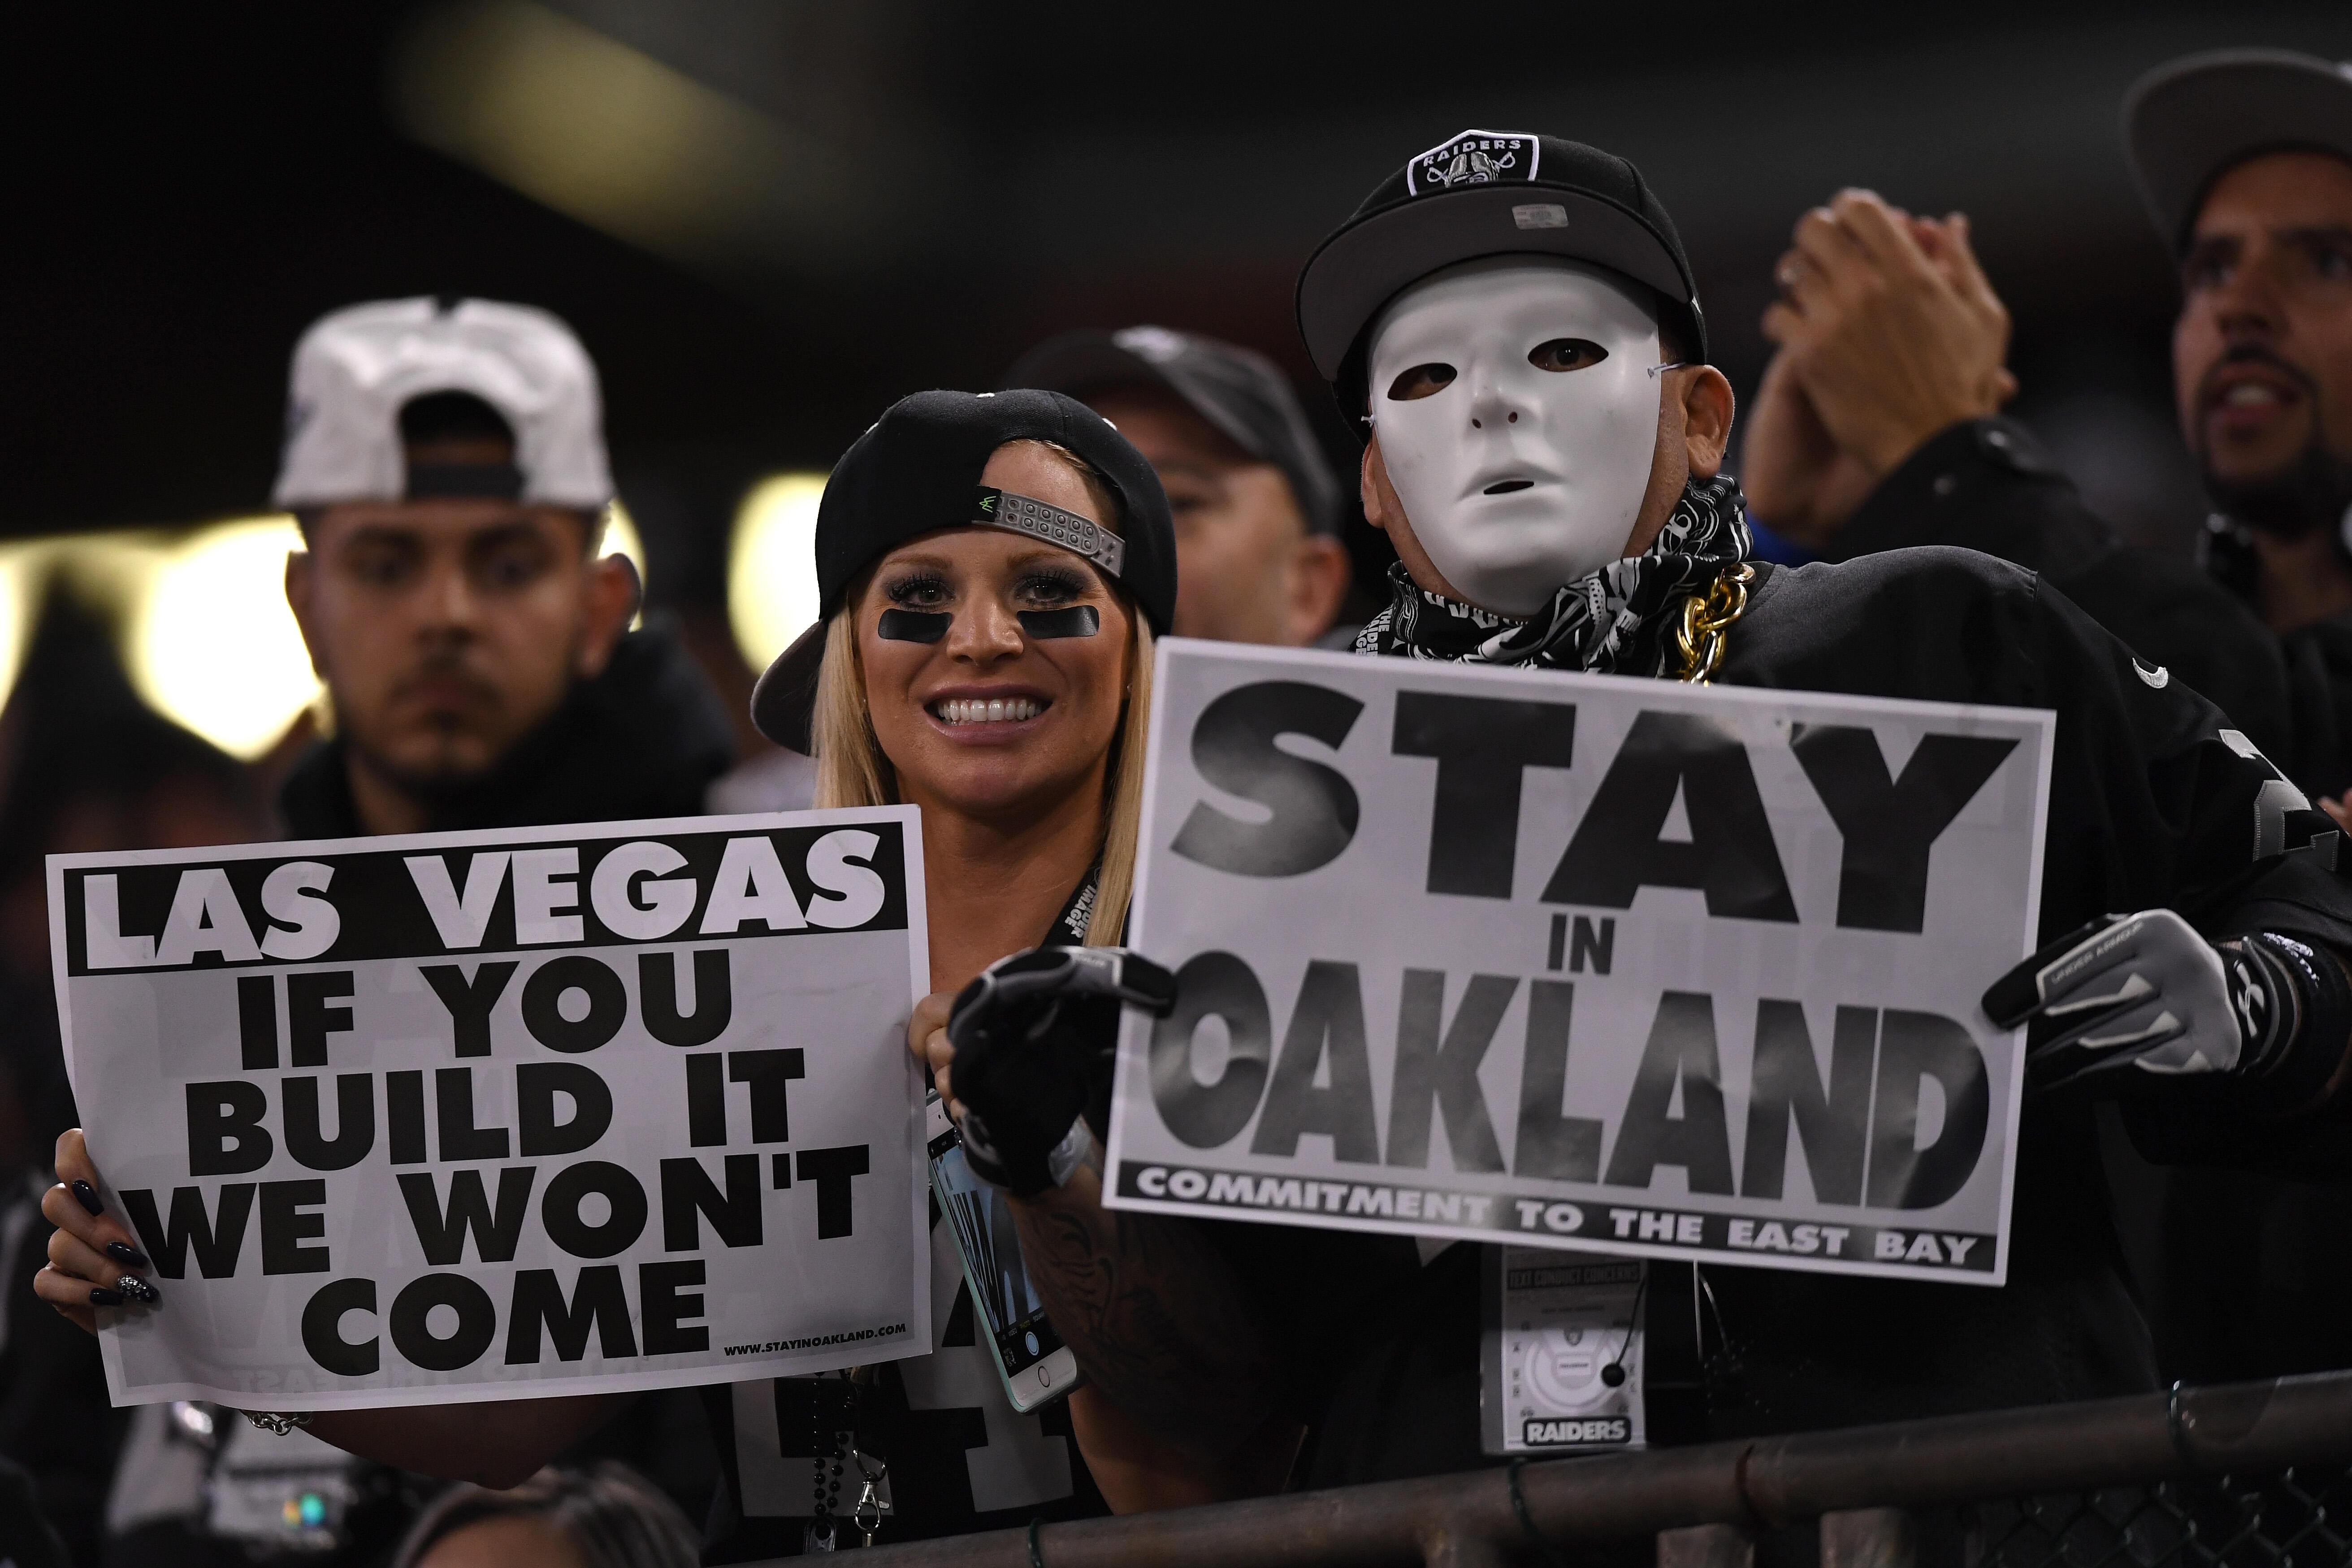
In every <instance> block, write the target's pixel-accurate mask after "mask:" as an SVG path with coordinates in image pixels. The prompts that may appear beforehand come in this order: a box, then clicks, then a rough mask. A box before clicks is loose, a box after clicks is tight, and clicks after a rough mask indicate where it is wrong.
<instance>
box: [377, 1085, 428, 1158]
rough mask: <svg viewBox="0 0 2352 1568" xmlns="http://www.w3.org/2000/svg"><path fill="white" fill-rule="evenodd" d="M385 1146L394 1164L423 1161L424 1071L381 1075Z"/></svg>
mask: <svg viewBox="0 0 2352 1568" xmlns="http://www.w3.org/2000/svg"><path fill="white" fill-rule="evenodd" d="M383 1122H384V1149H385V1152H387V1153H388V1154H389V1155H390V1157H391V1160H392V1163H394V1164H395V1165H421V1164H423V1163H425V1075H424V1074H423V1073H422V1072H419V1071H416V1070H414V1069H411V1070H408V1071H404V1072H388V1073H386V1074H384V1075H383Z"/></svg>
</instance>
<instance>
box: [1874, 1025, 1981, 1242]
mask: <svg viewBox="0 0 2352 1568" xmlns="http://www.w3.org/2000/svg"><path fill="white" fill-rule="evenodd" d="M1931 1078H1932V1079H1935V1080H1936V1083H1937V1087H1938V1088H1940V1089H1942V1090H1943V1091H1944V1127H1943V1131H1941V1132H1939V1133H1937V1135H1936V1142H1934V1143H1932V1144H1930V1145H1929V1146H1928V1147H1927V1148H1925V1149H1921V1148H1918V1147H1917V1146H1916V1140H1917V1137H1918V1131H1919V1087H1920V1085H1921V1083H1922V1082H1923V1081H1924V1080H1926V1079H1931ZM1991 1115H1992V1091H1991V1086H1990V1083H1989V1081H1988V1079H1987V1078H1986V1074H1985V1061H1984V1053H1982V1052H1981V1051H1979V1050H1978V1049H1977V1043H1976V1042H1975V1041H1974V1040H1972V1039H1970V1038H1969V1032H1968V1031H1967V1030H1966V1029H1964V1028H1962V1027H1961V1026H1959V1025H1958V1024H1956V1023H1954V1022H1952V1020H1951V1019H1949V1018H1940V1017H1937V1016H1936V1015H1935V1014H1933V1013H1906V1012H1900V1011H1898V1010H1896V1009H1895V1008H1893V1007H1889V1008H1888V1009H1887V1010H1886V1014H1885V1022H1884V1023H1883V1024H1882V1025H1881V1026H1880V1029H1879V1037H1878V1093H1877V1096H1876V1099H1875V1101H1874V1103H1873V1105H1872V1106H1871V1111H1870V1203H1871V1205H1872V1206H1873V1207H1874V1208H1905V1209H1929V1208H1934V1207H1935V1206H1936V1205H1938V1204H1941V1203H1944V1202H1946V1201H1947V1200H1948V1199H1949V1198H1950V1197H1951V1195H1952V1194H1954V1193H1957V1192H1958V1191H1959V1190H1960V1188H1961V1187H1963V1186H1965V1185H1966V1184H1968V1179H1969V1175H1970V1174H1971V1173H1974V1172H1975V1170H1976V1168H1977V1156H1978V1155H1979V1154H1981V1153H1982V1152H1984V1141H1985V1128H1986V1127H1987V1125H1988V1124H1989V1123H1990V1120H1991Z"/></svg>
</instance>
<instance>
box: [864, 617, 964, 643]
mask: <svg viewBox="0 0 2352 1568" xmlns="http://www.w3.org/2000/svg"><path fill="white" fill-rule="evenodd" d="M953 625H955V617H954V616H941V615H934V614H932V613H931V612H930V611H929V610H898V609H890V610H885V611H883V612H882V624H881V625H880V626H877V627H876V628H875V629H876V630H877V631H878V632H880V633H881V634H882V636H883V637H886V638H887V639H888V640H889V641H891V642H937V641H939V640H940V638H941V637H945V636H947V635H948V628H949V627H950V626H953Z"/></svg>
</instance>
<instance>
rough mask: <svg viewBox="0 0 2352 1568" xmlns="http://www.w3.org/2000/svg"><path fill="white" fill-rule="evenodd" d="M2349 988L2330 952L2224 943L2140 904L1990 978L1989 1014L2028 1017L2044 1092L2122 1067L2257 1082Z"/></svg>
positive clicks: (2034, 1076)
mask: <svg viewBox="0 0 2352 1568" xmlns="http://www.w3.org/2000/svg"><path fill="white" fill-rule="evenodd" d="M2346 989H2347V987H2346V984H2345V981H2344V978H2343V974H2342V972H2341V971H2340V970H2338V969H2337V968H2336V965H2335V963H2334V961H2333V960H2332V959H2328V958H2326V957H2325V956H2324V955H2322V954H2320V953H2317V952H2315V951H2314V950H2313V949H2311V948H2310V947H2307V946H2305V944H2303V943H2302V942H2296V941H2294V940H2293V939H2292V938H2289V937H2283V936H2278V935H2275V934H2273V933H2270V932H2261V933H2257V934H2256V935H2254V936H2251V937H2246V938H2243V939H2240V940H2234V941H2231V942H2228V943H2227V944H2225V945H2223V946H2220V947H2217V946H2215V945H2214V944H2212V943H2210V942H2207V941H2206V940H2205V939H2204V938H2203V937H2201V936H2200V935H2198V934H2197V932H2196V931H2195V929H2194V928H2192V927H2191V926H2190V925H2189V922H2188V921H2185V920H2182V919H2181V918H2180V917H2179V915H2177V914H2175V913H2173V912H2172V911H2171V910H2141V911H2140V912H2139V913H2137V914H2134V915H2110V916H2108V917H2107V918H2105V919H2104V920H2097V921H2092V922H2090V923H2089V924H2088V925H2085V926H2084V927H2082V928H2081V929H2080V930H2078V931H2073V932H2071V933H2069V934H2068V935H2066V936H2064V937H2062V938H2061V939H2059V940H2058V941H2056V942H2052V943H2051V944H2050V945H2049V946H2047V947H2044V948H2043V949H2042V951H2041V952H2037V953H2035V954H2034V955H2033V956H2032V957H2031V958H2029V959H2027V960H2026V961H2025V962H2024V963H2021V964H2019V965H2018V966H2017V967H2016V968H2014V969H2012V970H2011V971H2010V972H2009V973H2006V974H2004V975H2002V976H2001V977H2000V979H1999V980H1998V981H1996V982H1994V983H1993V985H1992V987H1991V989H1990V990H1988V991H1987V992H1986V993H1985V994H1984V1010H1985V1015H1986V1016H1988V1017H1990V1019H1991V1020H1992V1021H1993V1022H1994V1023H1995V1024H1996V1025H1998V1026H2000V1027H2002V1028H2014V1027H2016V1026H2018V1025H2020V1024H2030V1025H2031V1027H2030V1028H2029V1030H2028V1032H2027V1035H2026V1047H2025V1064H2026V1071H2027V1073H2028V1075H2029V1077H2030V1079H2031V1080H2032V1082H2033V1083H2034V1084H2035V1085H2036V1086H2037V1087H2039V1088H2042V1089H2057V1088H2060V1087H2063V1086H2064V1085H2067V1084H2073V1083H2079V1082H2081V1081H2083V1080H2084V1079H2091V1078H2095V1077H2100V1076H2103V1075H2105V1074H2109V1073H2113V1072H2116V1071H2117V1070H2119V1069H2121V1068H2137V1070H2139V1071H2141V1072H2144V1073H2155V1074H2163V1075H2170V1076H2179V1075H2186V1074H2192V1073H2229V1074H2231V1075H2233V1076H2237V1077H2241V1078H2260V1077H2263V1076H2264V1075H2266V1074H2267V1073H2269V1072H2270V1071H2271V1070H2272V1069H2273V1068H2275V1067H2276V1066H2277V1064H2278V1063H2279V1062H2280V1061H2281V1060H2282V1059H2283V1058H2284V1057H2285V1056H2286V1055H2287V1053H2288V1051H2289V1049H2290V1047H2291V1046H2292V1045H2293V1043H2294V1038H2295V1037H2296V1034H2297V1031H2298V1028H2299V1026H2301V1024H2302V1022H2303V1020H2304V1018H2305V1016H2306V1014H2308V1013H2310V1012H2312V1011H2314V1010H2315V1004H2319V1003H2324V1002H2332V1001H2333V1000H2334V999H2335V998H2338V997H2341V996H2342V995H2343V994H2345V993H2346ZM2327 1010H2329V1011H2331V1012H2332V1011H2334V1010H2336V1009H2335V1008H2334V1007H2332V1006H2331V1007H2329V1008H2328V1009H2327ZM2340 1045H2341V1042H2340V1041H2339V1042H2338V1047H2339V1048H2340Z"/></svg>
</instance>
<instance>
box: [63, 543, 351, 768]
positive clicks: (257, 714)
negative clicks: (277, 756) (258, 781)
mask: <svg viewBox="0 0 2352 1568" xmlns="http://www.w3.org/2000/svg"><path fill="white" fill-rule="evenodd" d="M301 547H302V536H301V533H300V532H299V531H298V530H297V529H296V528H295V526H294V520H293V519H292V518H290V517H286V516H278V517H260V518H249V519H241V520H239V521H235V522H224V523H215V524H214V525H213V526H212V527H209V528H205V529H200V530H198V531H195V532H194V533H192V534H189V535H187V536H186V537H185V538H184V539H183V540H181V541H180V542H177V543H176V544H172V545H168V546H163V547H158V546H157V545H155V544H153V543H152V542H145V541H137V540H129V539H122V538H113V539H109V538H105V537H100V538H96V539H87V540H78V541H76V542H74V543H72V544H71V545H69V546H68V547H67V549H68V551H70V552H73V553H75V554H82V553H85V552H118V553H119V555H120V565H119V568H118V569H119V570H121V571H122V572H123V574H125V575H126V576H128V577H129V578H130V579H131V593H130V594H129V595H127V600H126V602H125V603H124V604H123V606H122V610H123V616H122V621H121V638H122V663H123V668H125V669H126V670H127V671H128V672H129V674H130V676H131V685H132V686H133V687H135V688H136V689H138V692H139V695H140V696H141V697H142V698H144V699H145V700H146V701H147V704H148V706H150V707H152V708H153V709H154V710H156V711H157V712H159V713H162V714H163V716H164V717H166V718H168V719H171V720H172V721H174V722H176V723H179V724H183V725H185V726H186V727H187V728H189V729H191V730H194V731H195V732H196V733H197V734H199V735H202V736H203V737H204V738H205V740H207V741H210V742H212V743H213V744H214V745H215V746H218V747H219V748H220V749H221V750H223V751H225V752H228V753H229V754H230V755H232V756H235V757H238V758H242V759H243V760H245V761H247V762H251V761H252V760H253V759H255V758H257V757H258V756H260V755H261V754H262V753H263V752H267V751H268V750H269V748H270V747H271V746H273V745H275V744H276V743H277V742H278V738H279V737H280V736H282V735H284V734H285V732H286V727H287V726H288V725H289V724H291V723H292V722H293V721H295V719H296V718H297V717H298V716H299V714H300V713H301V711H302V710H303V709H305V708H307V707H309V706H310V703H311V701H312V700H314V699H315V698H316V697H317V696H318V694H319V680H318V678H317V677H316V676H314V675H313V674H311V673H310V654H309V653H308V652H306V651H305V650H304V648H303V647H302V634H301V632H300V631H299V629H297V627H296V626H295V625H294V613H293V612H292V611H291V610H289V609H288V608H287V607H286V587H285V583H286V555H287V552H289V551H292V550H299V549H300V548H301Z"/></svg>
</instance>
